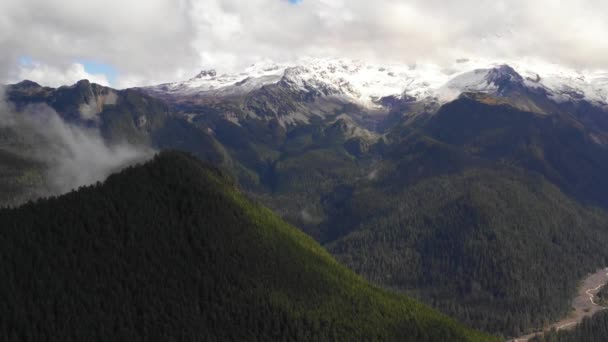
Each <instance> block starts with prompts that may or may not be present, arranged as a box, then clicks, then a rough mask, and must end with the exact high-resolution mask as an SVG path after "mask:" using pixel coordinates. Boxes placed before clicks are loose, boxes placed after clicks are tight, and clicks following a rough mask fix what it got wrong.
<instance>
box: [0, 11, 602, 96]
mask: <svg viewBox="0 0 608 342" xmlns="http://www.w3.org/2000/svg"><path fill="white" fill-rule="evenodd" d="M605 13H608V2H605V1H599V0H570V1H560V2H557V1H553V0H538V1H524V0H510V1H507V0H462V1H445V0H409V1H397V0H377V1H369V0H348V1H346V0H304V1H301V2H299V3H298V4H297V5H294V4H292V3H290V1H286V0H248V1H242V0H200V1H195V0H177V1H176V0H147V1H143V0H142V1H136V0H107V1H103V2H101V1H95V2H91V1H79V0H62V1H60V0H3V1H2V3H1V4H0V45H1V46H0V48H2V51H7V53H6V54H5V55H6V56H5V57H4V59H8V60H11V58H13V59H15V60H16V59H17V58H18V57H19V56H23V55H27V56H32V58H34V59H35V60H39V61H41V62H42V63H44V64H46V65H49V68H58V69H59V70H65V66H66V65H70V63H74V61H79V60H87V59H93V60H96V61H100V62H101V63H105V64H108V65H111V66H113V67H114V68H116V69H117V71H118V72H119V76H118V79H117V84H120V85H121V86H129V85H143V84H152V83H158V82H163V81H171V80H177V79H183V78H185V77H188V76H190V75H191V74H194V73H195V71H196V70H197V69H199V68H203V67H204V68H207V67H215V68H218V69H220V70H228V69H238V68H241V67H243V66H245V65H248V64H251V63H253V62H256V61H258V60H261V59H273V60H280V61H285V60H292V59H295V58H298V57H301V56H322V57H327V56H331V57H348V58H362V59H373V60H379V61H387V62H406V63H411V62H415V61H422V60H425V61H435V62H437V63H444V62H447V61H453V60H454V59H456V58H460V57H469V58H470V57H480V58H492V59H516V58H520V57H532V58H539V59H544V60H546V61H550V62H554V63H558V64H564V65H566V66H570V67H576V68H608V66H607V65H606V62H605V59H604V56H606V55H607V54H608V40H607V39H605V36H606V33H608V21H606V20H605ZM26 23H27V24H26ZM0 62H2V61H0ZM59 66H62V67H59ZM13 76H14V75H13Z"/></svg>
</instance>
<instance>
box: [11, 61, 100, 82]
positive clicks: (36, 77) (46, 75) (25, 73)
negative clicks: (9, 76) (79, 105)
mask: <svg viewBox="0 0 608 342" xmlns="http://www.w3.org/2000/svg"><path fill="white" fill-rule="evenodd" d="M17 70H18V71H17V76H16V77H15V79H14V80H13V82H18V81H21V80H31V81H34V82H37V83H40V84H42V85H44V86H49V87H59V86H62V85H66V84H74V83H76V82H78V81H79V80H82V79H87V80H89V81H91V82H93V83H97V84H101V85H103V86H109V85H110V81H108V78H107V76H106V75H105V74H102V73H99V74H90V73H88V72H87V71H86V70H85V67H84V65H82V64H80V63H71V64H69V65H66V66H65V67H63V68H62V67H53V66H50V65H45V64H40V63H38V62H32V63H27V64H21V65H19V67H18V69H17Z"/></svg>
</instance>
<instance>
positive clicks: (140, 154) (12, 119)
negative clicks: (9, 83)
mask: <svg viewBox="0 0 608 342" xmlns="http://www.w3.org/2000/svg"><path fill="white" fill-rule="evenodd" d="M0 129H3V130H9V131H11V132H13V134H15V135H16V137H17V138H16V139H15V140H14V141H12V143H13V144H16V145H19V146H18V147H17V148H15V147H12V148H11V147H9V150H13V151H12V152H15V153H18V154H20V155H22V156H24V157H26V158H27V159H30V160H35V161H38V162H41V163H43V164H44V165H46V170H45V183H46V184H45V187H46V190H47V191H48V192H49V193H50V194H62V193H65V192H68V191H70V190H72V189H75V188H78V187H79V186H83V185H88V184H92V183H95V182H97V181H103V180H104V179H105V178H106V177H107V176H108V175H110V174H111V173H113V172H116V171H118V170H120V169H121V168H123V167H125V166H127V165H130V164H134V163H137V162H141V161H144V160H145V159H148V158H150V157H151V156H152V154H153V151H152V150H151V149H148V148H145V147H136V146H132V145H127V144H119V145H108V144H106V143H105V142H104V140H103V139H102V138H101V136H100V134H99V132H98V131H96V130H93V129H86V128H83V127H79V126H75V125H71V124H68V123H66V122H65V121H63V120H62V119H61V117H60V116H59V115H58V114H57V113H56V112H55V111H54V110H53V109H52V108H50V107H48V106H47V105H32V106H29V107H27V108H26V110H25V111H24V112H23V113H15V112H14V111H13V110H12V109H11V108H10V106H9V105H7V104H6V103H4V102H3V101H0Z"/></svg>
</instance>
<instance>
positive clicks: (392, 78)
mask: <svg viewBox="0 0 608 342" xmlns="http://www.w3.org/2000/svg"><path fill="white" fill-rule="evenodd" d="M606 75H607V73H606V72H580V71H575V70H571V69H568V68H564V67H560V66H557V65H554V64H549V63H540V62H534V63H532V62H521V61H509V62H508V63H505V62H500V63H495V62H489V61H485V60H476V59H459V60H457V61H456V62H455V63H453V64H451V65H448V66H444V65H437V64H432V63H418V64H415V65H413V66H412V65H410V64H377V63H372V62H364V61H358V60H348V59H330V58H306V59H301V60H299V61H298V62H294V63H274V62H268V63H258V64H253V65H251V66H249V67H248V68H246V69H245V70H243V71H242V72H237V73H229V74H222V75H218V73H217V72H216V71H215V70H213V69H211V70H203V71H201V72H200V73H199V74H198V75H197V76H196V77H194V78H192V79H190V80H188V81H185V82H177V83H171V84H168V85H163V86H156V87H150V88H148V90H149V91H151V92H157V93H162V94H165V95H172V96H184V95H185V96H189V95H196V96H205V97H209V96H211V97H218V96H219V97H222V96H233V95H242V94H246V93H248V92H250V91H253V90H256V89H259V88H261V87H263V86H264V85H268V84H278V83H281V82H282V83H283V84H284V85H286V86H288V89H291V90H293V91H302V92H306V93H312V94H315V96H338V97H341V98H344V99H345V100H347V101H350V102H353V103H357V104H359V105H361V106H363V107H369V108H372V107H378V106H379V102H378V100H379V99H382V98H386V97H389V96H397V97H404V96H407V98H408V99H412V100H414V101H426V100H435V101H439V102H440V103H445V102H449V101H452V100H454V99H456V98H457V97H458V96H459V95H460V94H462V93H463V92H486V93H487V92H500V91H502V90H504V89H505V87H509V86H518V87H519V86H521V87H528V88H542V89H543V91H544V92H545V93H546V94H548V96H550V97H551V98H552V99H553V100H555V101H580V100H586V101H589V102H592V103H598V104H601V103H605V102H607V100H608V77H607V76H606ZM575 95H576V96H575Z"/></svg>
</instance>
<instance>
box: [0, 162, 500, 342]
mask: <svg viewBox="0 0 608 342" xmlns="http://www.w3.org/2000/svg"><path fill="white" fill-rule="evenodd" d="M0 227H1V229H0V278H1V279H2V282H0V339H1V340H5V341H40V340H52V341H133V340H205V341H214V340H241V341H244V340H247V341H255V340H258V341H270V340H277V341H287V340H292V341H296V340H303V341H321V340H342V341H356V340H365V341H372V340H377V341H390V340H395V341H397V340H400V341H492V340H494V339H493V338H492V337H490V336H487V335H483V334H481V333H477V332H474V331H472V330H470V329H468V328H465V327H463V326H462V325H460V324H459V323H457V322H456V321H454V320H452V319H450V318H448V317H446V316H444V315H442V314H439V313H438V312H436V311H434V310H432V309H430V308H428V307H427V306H425V305H422V304H420V303H418V302H416V301H415V300H413V299H410V298H407V297H405V296H403V295H398V294H394V293H391V292H388V291H386V290H381V289H379V288H377V287H375V286H373V285H370V284H369V283H367V282H365V281H364V280H363V279H362V278H360V277H359V276H357V275H355V274H354V273H353V272H351V271H349V270H348V269H347V268H345V267H343V266H341V265H340V264H338V263H337V262H336V261H335V260H334V259H333V258H332V257H331V256H330V255H329V254H328V253H327V252H326V251H325V250H324V249H323V248H322V247H320V246H319V245H318V244H317V243H316V242H315V241H314V240H312V239H311V238H309V237H307V236H306V235H305V234H303V233H301V232H299V231H298V230H297V229H295V228H293V227H291V226H289V225H288V224H286V223H285V222H284V221H282V220H281V219H279V218H278V217H277V216H276V215H275V214H273V213H272V212H271V211H270V210H268V209H266V208H264V207H262V206H260V205H258V204H255V203H253V202H251V201H249V200H247V199H246V198H245V197H244V196H242V195H241V194H240V192H239V190H238V189H237V188H236V187H235V185H234V182H233V181H232V180H231V179H230V178H228V177H226V176H225V175H224V174H223V173H221V172H220V171H218V170H216V169H214V168H211V167H208V166H206V165H204V164H202V163H201V162H199V161H197V160H195V159H194V158H192V157H189V156H186V155H183V154H179V153H161V154H160V155H158V156H156V157H155V158H154V160H153V161H151V162H148V163H146V164H145V165H140V166H135V167H131V168H128V169H126V170H124V171H122V172H121V173H119V174H116V175H113V176H110V177H109V178H108V179H107V181H105V182H104V183H103V184H96V185H93V186H89V187H85V188H80V189H78V191H75V192H72V193H70V194H67V195H64V196H61V197H57V198H50V199H42V200H37V201H36V202H35V203H28V204H26V205H24V206H21V207H19V208H17V209H2V210H0Z"/></svg>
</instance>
